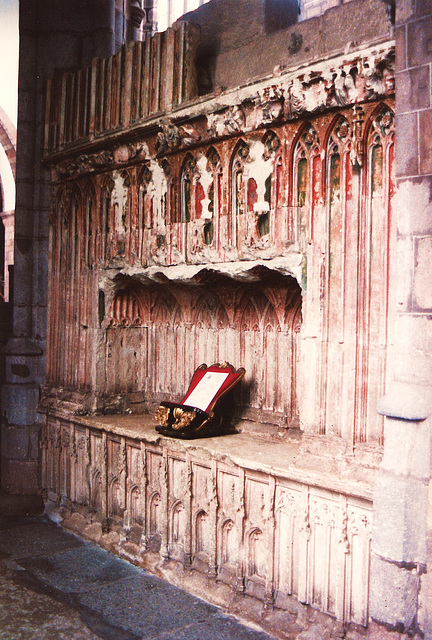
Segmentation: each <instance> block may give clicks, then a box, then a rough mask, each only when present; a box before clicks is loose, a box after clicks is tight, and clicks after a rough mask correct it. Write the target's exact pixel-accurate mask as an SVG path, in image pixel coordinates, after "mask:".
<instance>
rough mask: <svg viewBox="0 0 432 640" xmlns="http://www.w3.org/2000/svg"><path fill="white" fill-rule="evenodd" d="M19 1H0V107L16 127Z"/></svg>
mask: <svg viewBox="0 0 432 640" xmlns="http://www.w3.org/2000/svg"><path fill="white" fill-rule="evenodd" d="M18 43H19V37H18V0H0V106H1V107H2V109H4V111H6V113H7V115H8V116H9V118H10V119H11V120H12V122H13V123H14V125H15V126H16V123H17V103H18Z"/></svg>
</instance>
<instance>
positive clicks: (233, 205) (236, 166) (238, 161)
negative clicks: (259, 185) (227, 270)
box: [226, 139, 249, 247]
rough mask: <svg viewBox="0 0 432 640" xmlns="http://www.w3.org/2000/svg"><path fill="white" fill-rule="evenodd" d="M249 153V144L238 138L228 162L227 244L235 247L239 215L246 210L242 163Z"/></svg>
mask: <svg viewBox="0 0 432 640" xmlns="http://www.w3.org/2000/svg"><path fill="white" fill-rule="evenodd" d="M248 155H249V146H248V145H247V144H246V142H245V141H244V140H243V139H240V140H239V141H238V142H237V144H236V145H235V147H234V150H233V152H232V154H231V159H230V163H229V193H230V202H229V208H228V216H227V229H226V238H227V244H228V245H229V246H231V247H236V246H237V242H238V238H237V235H238V224H239V216H241V215H243V214H244V213H245V212H246V186H245V178H244V163H245V160H246V158H247V157H248Z"/></svg>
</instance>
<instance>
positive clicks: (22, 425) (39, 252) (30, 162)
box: [1, 0, 114, 495]
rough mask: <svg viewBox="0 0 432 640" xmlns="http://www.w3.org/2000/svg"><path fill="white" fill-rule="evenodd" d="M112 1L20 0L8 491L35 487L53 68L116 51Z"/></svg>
mask: <svg viewBox="0 0 432 640" xmlns="http://www.w3.org/2000/svg"><path fill="white" fill-rule="evenodd" d="M113 3H114V0H92V1H91V2H89V3H83V2H82V1H81V0H20V68H19V84H18V86H19V88H18V94H19V100H18V144H17V160H16V207H15V271H14V274H15V277H14V283H15V284H14V291H13V299H14V311H13V337H12V338H11V339H10V340H9V342H8V344H7V347H6V384H5V385H4V386H3V389H2V399H3V403H2V410H3V416H2V433H1V457H2V461H1V462H2V464H1V476H2V477H1V488H2V490H3V491H7V492H9V493H21V494H31V495H34V494H37V493H38V437H39V430H40V425H41V420H42V417H41V416H40V415H39V414H38V411H37V407H38V401H39V396H40V388H41V385H42V384H43V383H44V380H45V349H46V308H47V299H46V293H47V271H48V218H49V210H50V175H49V172H48V170H47V169H46V168H44V166H43V165H42V164H41V159H42V155H43V135H44V121H45V87H46V80H47V78H48V77H52V76H53V74H54V69H55V68H56V67H60V68H62V69H77V68H79V67H81V66H82V65H83V64H88V63H89V62H90V61H91V58H92V57H93V56H95V55H102V56H103V55H105V56H108V55H111V54H112V53H113V47H114V30H113V24H112V23H113V20H112V16H113V15H114V8H113V6H114V5H113ZM94 11H96V13H97V16H96V17H97V18H98V22H95V21H94V19H95V16H94V15H93V13H92V12H94ZM95 24H98V25H99V26H100V28H96V30H95V37H93V36H94V34H93V29H94V25H95Z"/></svg>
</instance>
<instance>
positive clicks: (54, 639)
mask: <svg viewBox="0 0 432 640" xmlns="http://www.w3.org/2000/svg"><path fill="white" fill-rule="evenodd" d="M0 638H2V639H5V640H33V639H37V640H69V639H70V640H97V639H98V638H102V639H103V640H141V639H142V640H144V639H145V640H150V639H151V640H155V639H156V638H157V639H160V640H270V638H271V636H269V635H267V634H265V633H263V632H261V631H257V630H255V629H252V628H250V627H247V626H244V625H242V624H240V623H239V622H238V621H237V620H234V619H233V618H230V617H228V616H226V615H224V614H223V613H222V612H221V611H220V610H219V609H218V608H217V607H215V606H212V605H209V604H207V603H206V602H204V601H203V600H200V599H198V598H195V597H193V596H191V595H189V594H188V593H186V592H184V591H181V590H180V589H178V588H176V587H173V586H172V585H169V584H168V583H166V582H164V581H163V580H161V579H160V578H157V577H155V576H153V575H151V574H149V573H147V572H146V571H144V570H142V569H139V568H137V567H135V566H133V565H131V564H129V563H128V562H126V561H124V560H121V559H120V558H118V557H116V556H114V555H112V554H110V553H108V552H107V551H105V550H103V549H101V548H99V547H96V546H95V545H93V544H89V543H87V542H84V541H82V540H81V539H79V538H77V537H75V536H73V535H71V534H70V533H67V532H66V531H64V530H63V529H62V528H61V527H59V526H58V525H56V524H54V523H52V522H50V521H48V520H46V519H45V518H42V517H10V516H9V517H4V516H0Z"/></svg>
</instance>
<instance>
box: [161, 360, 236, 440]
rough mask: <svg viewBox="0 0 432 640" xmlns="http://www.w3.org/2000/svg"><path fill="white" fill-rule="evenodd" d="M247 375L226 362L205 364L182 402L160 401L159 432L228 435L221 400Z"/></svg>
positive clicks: (179, 435)
mask: <svg viewBox="0 0 432 640" xmlns="http://www.w3.org/2000/svg"><path fill="white" fill-rule="evenodd" d="M244 374H245V370H244V369H242V368H241V369H237V371H236V370H235V369H234V367H233V366H232V365H230V364H228V363H227V362H221V363H220V364H212V365H211V367H208V366H207V365H206V364H202V365H200V366H199V367H198V369H197V370H196V371H195V373H194V374H193V376H192V380H191V383H190V385H189V389H188V391H187V393H186V395H185V397H184V398H183V400H182V401H181V402H161V403H160V405H159V408H158V410H157V412H156V415H155V418H156V420H157V421H158V423H159V425H158V426H157V427H156V431H158V432H159V433H161V434H162V435H164V436H170V437H174V438H185V439H192V438H203V437H206V436H214V435H220V434H221V433H224V432H225V433H226V430H225V427H224V422H225V417H226V416H225V412H224V408H223V403H222V402H221V401H222V398H224V396H226V394H227V393H228V392H229V391H230V390H231V389H232V388H233V387H235V386H236V385H237V384H238V383H239V382H240V380H241V379H242V378H243V376H244Z"/></svg>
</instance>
